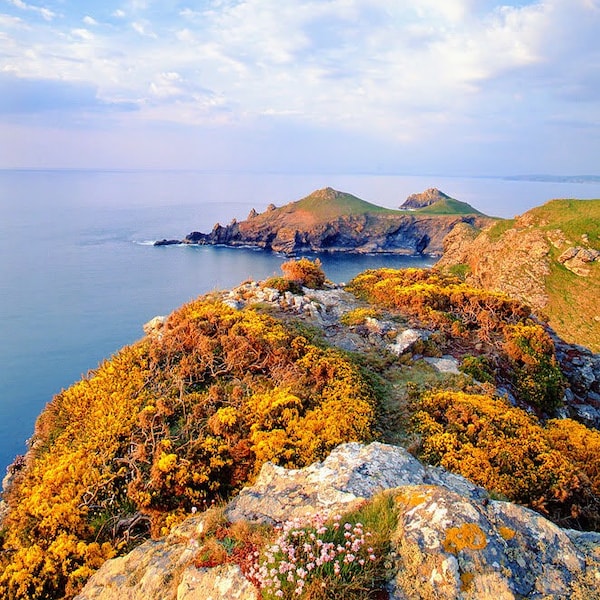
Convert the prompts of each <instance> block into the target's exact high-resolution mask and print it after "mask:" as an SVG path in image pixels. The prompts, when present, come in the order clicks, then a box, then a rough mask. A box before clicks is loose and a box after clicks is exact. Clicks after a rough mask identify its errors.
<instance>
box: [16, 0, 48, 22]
mask: <svg viewBox="0 0 600 600" xmlns="http://www.w3.org/2000/svg"><path fill="white" fill-rule="evenodd" d="M7 1H8V2H9V3H10V4H12V5H13V6H16V7H17V8H20V9H21V10H28V11H32V12H36V13H38V14H39V15H40V16H41V17H42V18H43V19H44V20H46V21H52V19H54V18H55V17H56V13H54V12H52V11H51V10H50V9H48V8H46V7H43V6H35V5H33V4H27V3H26V2H23V0H7Z"/></svg>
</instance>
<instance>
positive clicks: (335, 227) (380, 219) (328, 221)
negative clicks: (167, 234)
mask: <svg viewBox="0 0 600 600" xmlns="http://www.w3.org/2000/svg"><path fill="white" fill-rule="evenodd" d="M436 192H437V193H438V195H441V196H443V197H444V198H448V199H449V197H448V196H446V195H445V194H442V193H441V192H439V191H437V190H436ZM455 202H456V201H455ZM458 204H460V211H459V212H458V213H456V214H455V213H453V212H452V211H450V212H448V211H445V212H444V214H429V213H427V214H425V213H423V214H421V213H419V212H418V211H415V212H408V211H406V210H390V209H386V208H382V207H380V206H376V205H374V204H371V203H369V202H366V201H364V200H361V199H360V198H357V197H356V196H352V195H351V194H346V193H343V192H339V191H337V190H333V189H331V188H325V189H323V190H318V191H316V192H313V193H312V194H310V195H309V196H307V197H306V198H303V199H302V200H299V201H297V202H291V203H289V204H286V205H285V206H282V207H280V208H276V207H275V206H273V205H269V207H268V208H267V210H266V211H265V212H264V213H261V214H258V213H257V212H256V211H254V210H252V211H251V213H250V215H249V216H248V218H247V219H246V220H245V221H240V222H238V221H236V220H233V221H232V222H231V223H230V224H229V225H227V226H223V225H221V224H219V223H217V224H216V225H215V226H214V227H213V229H212V231H211V232H210V233H201V232H198V231H194V232H192V233H190V234H189V235H187V236H186V237H185V238H184V239H183V240H182V243H184V244H201V245H226V246H233V247H236V246H255V247H258V248H263V249H266V250H273V251H275V252H282V253H284V254H295V253H299V252H306V251H311V252H359V253H373V252H377V253H379V252H380V253H394V254H406V255H414V254H428V255H433V256H439V255H441V253H442V247H443V239H444V237H445V236H446V235H447V234H448V233H449V232H450V231H452V229H453V228H454V227H455V226H456V225H457V224H458V223H465V222H466V223H469V224H471V225H472V226H474V227H477V228H480V227H483V226H485V225H488V224H490V223H492V222H493V219H491V218H489V217H486V216H485V215H482V214H481V213H479V212H478V211H476V210H475V209H473V208H471V207H469V206H468V205H467V204H464V203H457V205H458ZM428 206H430V204H425V205H424V207H428ZM465 207H467V208H465ZM403 208H404V207H403ZM172 243H176V241H174V240H161V241H160V242H157V245H169V244H172Z"/></svg>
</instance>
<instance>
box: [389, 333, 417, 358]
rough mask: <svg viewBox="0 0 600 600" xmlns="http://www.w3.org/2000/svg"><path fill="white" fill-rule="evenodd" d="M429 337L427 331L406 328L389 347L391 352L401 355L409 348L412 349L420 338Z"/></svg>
mask: <svg viewBox="0 0 600 600" xmlns="http://www.w3.org/2000/svg"><path fill="white" fill-rule="evenodd" d="M424 339H427V333H426V332H424V331H421V330H419V329H405V330H404V331H401V332H400V333H399V334H398V335H397V336H396V340H395V342H394V343H393V344H388V346H387V348H388V350H389V351H390V352H393V353H394V354H396V355H398V356H400V355H401V354H404V353H405V352H406V351H407V350H410V349H411V348H412V347H413V346H414V344H415V343H416V342H418V341H419V340H424Z"/></svg>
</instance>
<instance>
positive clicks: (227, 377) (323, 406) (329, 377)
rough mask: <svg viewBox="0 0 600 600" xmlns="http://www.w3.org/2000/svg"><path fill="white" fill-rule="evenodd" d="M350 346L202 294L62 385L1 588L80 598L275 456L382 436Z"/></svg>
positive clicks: (285, 459)
mask: <svg viewBox="0 0 600 600" xmlns="http://www.w3.org/2000/svg"><path fill="white" fill-rule="evenodd" d="M373 420H374V414H373V399H372V396H371V393H370V391H369V388H368V386H367V384H366V383H365V381H364V380H363V378H362V377H361V375H360V373H359V371H358V369H357V368H356V367H355V366H354V365H353V364H351V363H350V362H348V360H347V359H345V358H344V357H343V356H342V355H341V354H340V353H338V352H337V351H335V350H332V349H321V348H317V347H316V346H314V345H312V344H311V343H310V342H308V341H307V339H306V338H305V337H303V336H301V335H298V334H295V333H294V332H293V331H292V330H289V329H286V328H285V327H284V326H283V325H282V324H281V323H280V322H278V321H276V320H274V319H273V318H272V317H268V316H265V315H260V314H258V313H256V312H254V311H252V310H243V311H236V310H233V309H231V308H229V307H227V306H225V305H223V304H221V303H220V302H218V301H212V300H210V299H201V300H198V301H195V302H191V303H190V304H188V305H186V306H184V307H182V308H181V309H180V310H178V311H176V312H175V313H173V314H172V315H171V316H170V317H169V319H168V320H167V322H166V323H165V325H164V327H163V328H162V329H161V333H160V336H159V337H154V338H146V339H144V340H142V341H141V342H140V343H138V344H135V345H133V346H130V347H127V348H124V349H123V350H122V351H121V352H119V353H118V354H117V355H115V356H114V357H113V358H112V359H111V360H109V361H107V362H105V363H104V364H102V365H101V366H100V367H99V368H98V369H97V370H96V371H95V372H93V373H91V374H90V376H88V377H86V378H85V379H83V380H82V381H80V382H78V383H77V384H75V385H74V386H72V387H71V388H69V389H67V390H65V391H64V392H62V393H60V394H58V395H57V396H56V397H55V398H54V399H53V400H52V402H50V404H49V405H48V407H47V408H46V409H45V410H44V412H43V413H42V415H41V416H40V418H39V419H38V422H37V425H36V431H35V435H34V438H33V445H32V450H31V452H30V455H29V458H28V461H27V465H26V466H25V468H24V469H23V470H22V471H21V472H20V473H18V474H17V476H16V477H15V480H14V483H13V484H12V486H11V489H10V492H9V494H8V497H7V501H8V504H9V508H10V510H9V514H8V516H7V518H6V520H5V522H4V527H5V533H4V537H3V541H2V555H1V558H0V561H1V563H0V566H1V568H2V572H1V574H0V598H2V599H3V600H19V599H25V598H27V599H36V598H60V597H63V596H64V597H67V598H69V597H72V596H73V595H74V594H75V593H76V591H77V590H78V589H79V588H80V586H81V584H82V583H83V582H84V581H85V579H86V578H87V577H89V575H90V574H91V573H92V572H93V570H95V569H96V568H98V566H99V565H100V564H101V563H102V562H103V561H104V560H105V559H106V558H108V557H110V556H113V555H114V554H115V553H118V552H123V551H125V550H127V549H128V548H129V547H130V546H131V545H132V544H135V543H137V542H138V541H139V540H140V539H142V538H143V537H144V536H145V535H146V534H147V532H148V529H150V530H151V531H152V533H154V534H155V535H159V534H161V533H164V532H165V531H167V529H168V527H169V525H171V524H174V523H176V522H177V520H178V519H181V518H182V517H183V516H184V514H185V513H186V512H189V511H190V510H191V508H192V506H199V507H202V506H205V505H206V504H210V503H211V502H212V501H213V500H215V499H219V498H224V497H227V496H228V495H230V494H231V493H232V492H233V491H234V490H236V489H238V488H239V487H241V486H242V485H243V484H245V483H247V482H248V481H249V480H251V479H252V478H253V477H254V475H255V474H256V473H257V471H258V469H259V468H260V466H261V465H262V463H264V462H265V461H267V460H270V461H273V462H275V463H278V464H281V465H284V466H287V467H299V466H303V465H306V464H309V463H311V462H313V461H315V460H318V459H321V458H323V457H324V456H325V455H326V454H327V453H328V452H329V451H330V450H331V449H333V448H334V447H335V446H337V445H338V444H340V443H342V442H346V441H362V440H370V439H372V436H373V434H372V428H373Z"/></svg>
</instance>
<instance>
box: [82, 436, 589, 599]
mask: <svg viewBox="0 0 600 600" xmlns="http://www.w3.org/2000/svg"><path fill="white" fill-rule="evenodd" d="M384 491H387V492H386V493H387V494H389V495H390V496H391V498H392V502H393V504H394V505H395V508H396V509H397V511H398V519H397V523H396V525H395V527H394V530H393V531H391V535H390V550H389V554H388V557H387V560H388V562H389V568H388V571H387V572H388V575H387V582H386V584H385V586H384V587H385V589H386V591H387V593H388V596H387V597H388V598H390V600H401V599H405V598H429V597H431V598H438V599H440V600H451V599H452V600H454V599H462V598H464V599H466V598H492V597H495V598H499V599H516V598H540V597H552V598H567V597H569V598H580V599H583V598H594V597H597V596H594V594H595V593H596V592H597V589H596V588H595V587H594V586H595V585H597V581H598V579H600V563H599V562H598V558H599V555H600V535H599V534H596V533H581V532H575V531H570V530H563V529H561V528H559V527H557V526H556V525H554V524H552V523H551V522H549V521H547V520H546V519H544V518H543V517H540V516H539V515H537V514H536V513H533V512H532V511H530V510H528V509H526V508H523V507H520V506H517V505H514V504H510V503H507V502H499V501H497V500H492V499H491V498H490V497H489V495H488V494H487V492H486V491H485V490H483V489H482V488H479V487H477V486H475V485H473V484H471V483H469V482H468V481H467V480H466V479H463V478H462V477H459V476H457V475H452V474H450V473H448V472H447V471H445V470H444V469H440V468H432V467H426V466H424V465H422V464H421V463H419V462H418V461H417V460H416V459H415V458H413V457H412V456H411V455H410V454H409V453H408V452H406V450H404V449H403V448H399V447H395V446H388V445H384V444H380V443H373V444H370V445H367V446H365V445H362V444H358V443H350V444H345V445H342V446H340V447H338V448H337V449H336V450H334V451H333V452H332V453H331V454H330V455H329V456H328V457H327V458H326V459H325V460H324V461H323V462H322V463H315V464H312V465H310V466H309V467H306V468H304V469H298V470H286V469H284V468H282V467H278V466H275V465H272V464H270V463H269V464H266V465H264V466H263V468H262V470H261V472H260V475H259V476H258V479H257V481H256V483H255V484H254V485H253V486H251V487H248V488H245V489H244V490H243V491H242V492H241V493H240V494H239V496H238V497H236V498H235V499H234V500H233V501H231V502H230V503H229V504H228V506H227V508H226V510H225V516H226V518H227V520H228V521H229V522H231V523H237V522H242V521H250V522H263V523H270V524H281V523H283V522H284V521H288V520H291V519H296V520H298V522H300V523H301V522H305V523H310V522H311V516H314V515H316V514H318V515H321V516H322V517H325V518H330V517H333V516H334V515H336V514H343V513H346V512H348V511H349V510H351V509H352V508H355V507H356V506H359V505H362V504H364V503H365V502H367V503H368V502H369V501H372V499H373V497H374V496H376V495H377V494H381V493H382V492H384ZM206 531H207V516H206V515H202V514H201V515H198V516H195V517H191V518H189V519H187V520H186V521H185V522H184V523H183V524H182V525H180V526H179V527H178V528H176V529H175V530H174V531H173V532H172V533H171V534H170V535H169V536H168V537H166V538H162V539H161V540H158V541H150V542H146V543H145V544H143V545H142V546H140V547H138V548H137V549H136V550H134V551H133V552H132V553H131V554H129V555H127V556H124V557H122V558H117V559H113V560H109V561H108V562H106V563H105V564H104V566H103V567H102V568H101V569H100V570H99V571H98V572H97V573H96V574H95V575H94V576H93V577H92V578H91V579H90V581H89V582H88V583H87V585H86V586H85V588H84V589H83V591H82V592H81V594H79V595H78V596H77V597H76V600H117V599H118V600H159V599H160V600H176V599H177V600H206V598H212V599H213V600H231V599H246V600H254V599H255V598H256V597H257V596H256V594H257V589H256V588H255V587H254V586H253V585H252V584H251V583H250V581H248V579H247V578H245V576H244V570H245V566H244V565H243V564H242V565H240V564H237V563H236V561H235V560H228V559H225V560H223V563H222V564H220V565H215V566H212V567H202V566H198V561H197V555H198V552H199V545H202V544H203V543H205V532H206ZM309 577H310V575H308V576H307V579H308V578H309Z"/></svg>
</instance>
